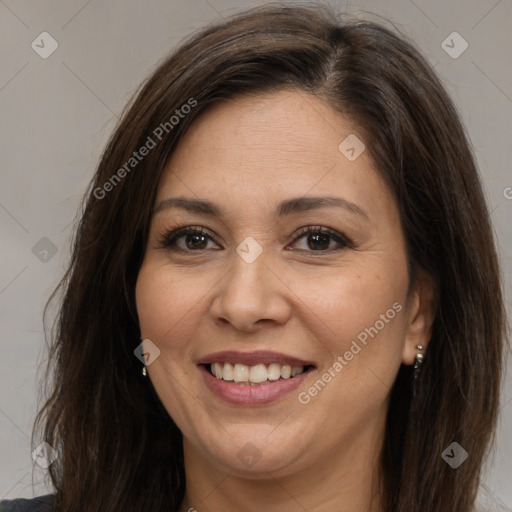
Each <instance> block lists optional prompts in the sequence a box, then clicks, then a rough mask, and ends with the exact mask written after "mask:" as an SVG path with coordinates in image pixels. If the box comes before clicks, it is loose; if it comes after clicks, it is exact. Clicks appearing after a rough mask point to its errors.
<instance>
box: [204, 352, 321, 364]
mask: <svg viewBox="0 0 512 512" xmlns="http://www.w3.org/2000/svg"><path fill="white" fill-rule="evenodd" d="M213 363H231V364H236V363H239V364H243V365H246V366H256V365H257V364H264V365H270V364H272V363H276V364H279V365H280V366H284V365H290V366H315V364H314V363H313V362H312V361H305V360H304V359H299V358H297V357H293V356H290V355H287V354H283V353H281V352H273V351H269V350H256V351H254V352H239V351H236V350H226V351H223V352H215V353H213V354H209V355H207V356H204V357H202V358H200V359H199V360H198V361H197V364H204V365H208V364H213Z"/></svg>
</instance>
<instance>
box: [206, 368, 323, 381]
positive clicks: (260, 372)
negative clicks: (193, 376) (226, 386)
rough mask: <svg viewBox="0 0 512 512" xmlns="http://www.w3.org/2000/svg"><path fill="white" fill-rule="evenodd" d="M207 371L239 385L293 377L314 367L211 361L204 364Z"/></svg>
mask: <svg viewBox="0 0 512 512" xmlns="http://www.w3.org/2000/svg"><path fill="white" fill-rule="evenodd" d="M204 367H205V368H206V370H207V371H209V372H210V374H211V375H213V376H214V377H216V378H217V379H222V380H224V381H226V382H232V383H235V384H239V385H246V386H259V385H263V384H269V383H271V382H275V381H277V380H286V379H293V378H295V377H297V376H298V375H302V374H303V373H305V372H308V371H310V370H312V369H313V368H314V366H312V365H305V366H291V365H289V364H279V363H271V364H269V365H265V364H262V363H260V364H256V365H254V366H248V365H245V364H242V363H211V364H206V365H204Z"/></svg>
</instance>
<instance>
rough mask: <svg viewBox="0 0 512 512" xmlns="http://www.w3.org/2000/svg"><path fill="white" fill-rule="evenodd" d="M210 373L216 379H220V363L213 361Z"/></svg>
mask: <svg viewBox="0 0 512 512" xmlns="http://www.w3.org/2000/svg"><path fill="white" fill-rule="evenodd" d="M212 373H213V375H215V377H217V379H222V365H221V364H220V363H214V364H213V366H212Z"/></svg>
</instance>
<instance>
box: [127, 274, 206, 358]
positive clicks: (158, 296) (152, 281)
mask: <svg viewBox="0 0 512 512" xmlns="http://www.w3.org/2000/svg"><path fill="white" fill-rule="evenodd" d="M201 290H203V293H201ZM135 294H136V302H137V313H138V316H139V322H140V328H141V336H142V338H149V339H150V340H152V341H153V342H154V343H155V344H156V345H157V346H158V347H159V348H160V350H162V351H166V350H172V351H179V350H181V349H183V348H184V347H186V340H187V339H188V337H189V336H188V332H187V325H189V324H190V321H189V320H190V318H191V316H193V315H194V314H197V313H196V312H197V311H198V310H199V309H200V307H201V302H200V301H201V296H202V295H203V294H204V288H202V287H199V286H197V283H192V285H191V283H190V282H189V281H188V280H184V279H176V278H175V277H173V275H172V273H171V272H170V269H169V268H168V267H166V266H165V265H160V266H153V265H143V266H142V268H141V270H140V272H139V276H138V278H137V285H136V290H135Z"/></svg>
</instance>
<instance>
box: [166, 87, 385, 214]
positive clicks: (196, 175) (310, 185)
mask: <svg viewBox="0 0 512 512" xmlns="http://www.w3.org/2000/svg"><path fill="white" fill-rule="evenodd" d="M354 136H355V137H357V139H359V140H360V141H361V143H363V141H362V137H361V135H360V134H359V133H358V130H357V127H356V126H355V125H354V124H353V123H352V122H351V121H350V120H348V119H346V118H344V117H343V116H341V115H340V114H339V113H338V112H336V111H335V110H334V109H332V108H331V107H329V106H328V105H326V104H325V103H324V102H322V101H321V100H319V99H318V98H316V97H314V96H312V95H309V94H307V93H303V92H295V91H282V92H279V93H273V94H267V95H258V96H256V95H245V96H241V97H237V98H234V99H232V100H229V101H225V102H223V103H219V104H217V105H215V106H213V107H212V108H210V109H209V110H208V111H206V112H205V113H203V114H202V115H201V116H200V117H199V118H198V119H197V120H195V122H194V123H193V124H192V125H191V127H190V128H189V131H188V132H187V133H186V134H185V136H184V137H183V138H182V140H181V141H180V142H179V144H178V146H177V148H176V150H175V152H174V153H173V155H172V156H171V158H170V159H169V161H168V163H167V165H166V168H165V170H164V174H163V176H162V179H161V182H160V184H159V190H158V193H157V201H159V200H162V199H164V198H166V197H168V196H169V195H183V194H184V195H188V196H190V195H192V196H196V197H204V198H209V199H213V200H215V199H216V198H219V201H221V200H228V196H231V198H235V199H238V201H237V202H239V201H241V200H242V198H243V200H244V201H246V206H247V208H249V207H250V206H251V205H254V207H256V205H258V206H261V205H262V204H266V203H268V204H270V203H275V200H284V199H286V198H289V197H292V196H293V197H298V196H305V195H307V194H312V195H321V194H322V195H325V194H329V195H332V194H333V193H338V194H339V195H341V196H343V197H344V198H345V199H347V200H349V201H352V202H357V203H359V204H360V205H361V207H362V208H367V209H368V210H371V209H372V208H374V207H375V206H376V204H375V200H377V199H379V198H380V201H381V202H382V201H383V200H384V201H385V200H388V201H389V200H390V197H389V192H388V191H387V187H386V185H385V183H384V182H383V180H382V178H381V177H380V175H379V173H378V172H377V171H376V170H375V168H374V165H373V162H372V160H371V159H370V157H369V155H368V152H367V151H365V150H364V151H362V153H361V154H360V156H358V157H357V158H356V159H355V160H352V161H351V160H349V159H348V158H347V156H346V154H344V153H343V152H342V151H340V149H339V146H340V143H342V142H343V141H344V140H346V139H347V137H349V139H348V140H353V139H352V138H353V137H354ZM351 137H352V138H351ZM357 139H356V140H357ZM364 144H367V143H366V142H365V143H364ZM356 149H360V148H356ZM389 206H390V205H388V207H389Z"/></svg>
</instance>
